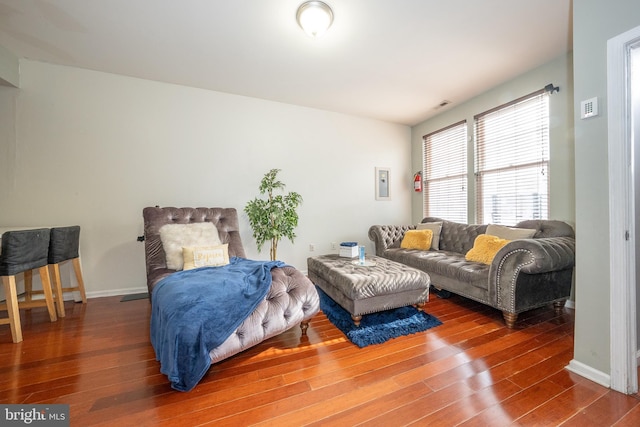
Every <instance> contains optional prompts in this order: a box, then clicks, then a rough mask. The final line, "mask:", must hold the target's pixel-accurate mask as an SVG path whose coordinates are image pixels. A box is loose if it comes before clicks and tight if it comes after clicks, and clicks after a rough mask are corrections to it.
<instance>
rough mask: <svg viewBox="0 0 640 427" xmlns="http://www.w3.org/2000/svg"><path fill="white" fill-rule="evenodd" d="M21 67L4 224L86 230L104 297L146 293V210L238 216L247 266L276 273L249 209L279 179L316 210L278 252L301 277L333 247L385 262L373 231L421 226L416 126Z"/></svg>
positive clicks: (5, 142)
mask: <svg viewBox="0 0 640 427" xmlns="http://www.w3.org/2000/svg"><path fill="white" fill-rule="evenodd" d="M20 66H21V76H20V79H21V89H11V88H4V87H0V129H2V130H1V131H0V144H2V145H1V146H0V154H2V158H1V159H0V171H1V172H0V196H1V198H0V200H1V201H2V202H1V205H2V209H1V210H0V224H1V225H41V224H42V225H68V224H79V225H80V226H81V227H82V233H81V257H82V264H83V269H84V275H85V282H86V286H87V290H88V292H89V295H90V296H92V295H93V296H99V295H109V294H122V293H129V292H139V291H141V290H143V287H144V286H145V272H144V271H145V270H144V248H143V244H141V243H138V242H136V237H137V236H138V235H140V234H142V231H143V229H142V209H143V208H144V207H145V206H153V205H160V206H192V207H194V206H222V207H235V208H236V209H238V211H239V213H240V223H241V229H242V237H243V241H244V244H245V249H246V251H247V256H249V257H250V258H255V259H268V256H269V255H268V247H265V248H263V251H262V253H257V250H256V248H255V243H254V240H253V238H252V236H251V229H250V227H249V225H248V221H247V218H246V216H245V215H244V213H243V212H242V209H243V207H244V206H245V204H246V202H247V201H248V200H250V199H252V198H253V197H255V196H257V195H258V185H259V182H260V180H261V178H262V176H263V175H264V173H266V172H267V171H268V170H269V169H271V168H280V169H282V172H281V174H280V178H281V179H282V181H283V182H284V183H285V184H287V190H290V191H296V192H298V193H300V194H301V195H302V196H303V198H304V203H303V205H302V207H301V208H300V209H299V214H300V223H299V227H298V229H297V235H298V238H297V239H296V242H295V244H291V243H290V242H289V241H283V242H281V243H280V246H279V250H278V258H279V259H281V260H283V261H285V262H287V263H289V264H292V265H294V266H296V267H298V268H299V269H301V270H306V259H307V257H308V256H312V255H317V254H321V253H325V252H330V251H331V250H330V243H331V242H332V241H337V242H340V241H343V240H357V241H359V242H364V243H366V244H367V247H368V250H369V251H370V252H371V251H372V249H373V246H372V243H371V242H370V241H369V240H368V238H367V231H368V229H369V226H370V225H372V224H374V223H376V224H380V223H382V224H385V223H388V224H395V223H406V222H408V221H410V218H411V215H410V204H411V199H410V197H411V196H410V191H411V142H410V140H411V137H410V129H409V128H408V127H406V126H401V125H396V124H390V123H385V122H380V121H375V120H369V119H364V118H358V117H353V116H347V115H343V114H337V113H332V112H327V111H321V110H314V109H310V108H303V107H298V106H293V105H287V104H281V103H275V102H270V101H264V100H259V99H254V98H247V97H242V96H236V95H230V94H224V93H219V92H213V91H207V90H201V89H194V88H189V87H183V86H177V85H171V84H164V83H158V82H153V81H146V80H140V79H135V78H129V77H124V76H118V75H112V74H106V73H100V72H94V71H88V70H83V69H77V68H69V67H62V66H57V65H51V64H45V63H40V62H34V61H28V60H21V64H20ZM376 166H387V167H390V168H391V179H390V183H391V195H392V200H391V201H376V200H375V197H374V186H375V181H374V168H375V167H376ZM310 243H314V244H315V246H316V251H315V252H313V253H312V252H309V244H310ZM144 289H146V288H144Z"/></svg>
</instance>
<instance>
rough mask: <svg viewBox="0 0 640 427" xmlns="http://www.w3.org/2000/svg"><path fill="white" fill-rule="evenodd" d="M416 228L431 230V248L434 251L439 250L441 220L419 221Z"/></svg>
mask: <svg viewBox="0 0 640 427" xmlns="http://www.w3.org/2000/svg"><path fill="white" fill-rule="evenodd" d="M416 230H431V231H433V237H432V238H431V249H433V250H434V251H438V250H440V231H442V221H438V222H423V223H420V224H418V225H416Z"/></svg>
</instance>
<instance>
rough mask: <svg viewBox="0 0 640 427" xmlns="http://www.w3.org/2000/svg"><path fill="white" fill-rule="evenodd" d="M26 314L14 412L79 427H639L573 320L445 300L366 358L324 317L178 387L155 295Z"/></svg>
mask: <svg viewBox="0 0 640 427" xmlns="http://www.w3.org/2000/svg"><path fill="white" fill-rule="evenodd" d="M66 310H67V317H66V318H64V319H59V320H58V322H55V323H50V322H49V319H48V315H47V314H46V310H44V309H33V310H31V312H24V311H22V313H21V315H22V320H23V332H24V341H23V342H22V343H20V344H12V343H11V334H10V332H9V328H8V327H6V326H5V327H0V360H1V361H2V363H1V365H0V372H1V373H2V374H1V375H0V403H65V404H69V405H70V412H71V425H72V426H90V425H105V426H106V425H109V426H114V425H118V426H147V425H149V426H163V425H171V426H174V425H180V426H183V425H184V426H196V425H215V426H247V425H265V426H267V425H269V426H273V425H277V426H301V425H313V426H326V425H330V426H334V425H335V426H355V425H364V424H366V425H368V426H400V425H402V426H404V425H429V426H440V425H442V426H453V425H464V426H487V425H491V426H500V425H520V426H555V425H563V426H581V427H586V426H608V425H616V426H637V425H640V396H638V395H634V396H625V395H623V394H620V393H616V392H613V391H610V390H609V389H607V388H605V387H602V386H600V385H597V384H595V383H593V382H591V381H588V380H586V379H584V378H582V377H580V376H578V375H575V374H573V373H571V372H569V371H567V370H565V369H564V367H565V366H566V365H567V364H568V363H569V361H570V360H571V358H572V348H573V311H572V310H569V309H565V310H564V313H563V314H562V315H561V316H556V315H555V314H554V312H553V309H551V308H549V309H539V310H534V311H532V312H529V313H525V314H523V315H521V319H520V320H519V321H518V323H517V329H515V330H509V329H506V327H505V326H504V322H503V321H502V318H501V317H502V316H501V314H500V313H499V312H498V311H496V310H493V309H490V308H488V307H485V306H483V305H480V304H476V303H474V302H472V301H469V300H465V299H463V298H460V297H457V296H453V297H452V298H450V299H447V300H442V299H439V298H437V297H435V296H432V298H431V301H430V302H429V303H428V304H427V311H428V312H429V313H431V314H433V315H435V316H436V317H438V318H439V319H440V320H442V322H443V323H444V324H443V325H441V326H439V327H436V328H434V329H431V330H429V331H426V332H423V333H418V334H414V335H410V336H406V337H401V338H397V339H394V340H391V341H389V342H387V343H385V344H381V345H374V346H370V347H366V348H364V349H360V348H358V347H356V346H355V345H353V344H351V343H350V342H349V341H347V340H346V339H345V337H344V335H342V333H341V332H340V331H338V330H337V329H336V328H335V327H334V326H333V325H332V324H331V323H330V322H329V321H328V320H327V319H326V317H325V316H324V315H323V314H322V313H319V314H318V315H317V316H316V317H315V318H314V319H313V320H312V322H311V326H310V328H309V335H308V338H307V339H303V340H302V341H301V340H300V330H299V328H298V327H295V328H293V329H291V330H289V331H288V332H286V333H284V334H282V335H280V336H278V337H275V338H272V339H270V340H268V341H266V342H264V343H262V344H261V345H259V346H257V347H254V348H252V349H250V350H247V351H245V352H244V353H241V354H239V355H237V356H235V357H233V358H231V359H228V360H226V361H223V362H221V363H218V364H216V365H214V366H212V367H211V369H210V370H209V372H208V374H207V375H206V376H205V378H204V379H203V380H202V381H201V382H200V384H199V385H198V386H197V387H196V388H195V389H194V390H192V391H191V392H189V393H181V392H177V391H173V390H172V389H171V388H170V387H169V385H168V382H167V379H166V377H165V376H164V375H162V374H160V372H159V364H158V362H156V360H155V357H154V352H153V349H152V347H151V345H150V343H149V313H150V304H149V302H148V300H146V299H145V300H135V301H128V302H120V297H109V298H97V299H90V300H89V302H88V304H86V305H82V304H74V303H72V302H67V304H66Z"/></svg>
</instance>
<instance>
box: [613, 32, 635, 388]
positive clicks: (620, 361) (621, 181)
mask: <svg viewBox="0 0 640 427" xmlns="http://www.w3.org/2000/svg"><path fill="white" fill-rule="evenodd" d="M634 48H640V27H636V28H634V29H632V30H629V31H627V32H625V33H622V34H620V35H618V36H616V37H614V38H612V39H609V40H608V41H607V111H608V116H607V120H608V122H607V123H608V150H609V152H608V154H609V155H608V158H609V159H608V164H609V246H610V249H609V278H610V281H609V284H610V307H609V309H610V328H611V332H610V361H611V362H610V363H611V366H610V368H611V372H610V380H611V385H610V387H611V389H613V390H616V391H619V392H622V393H625V394H633V393H637V391H638V376H637V369H638V360H637V351H638V346H637V341H638V340H637V328H636V312H637V307H636V262H635V243H634V242H635V239H636V230H635V228H636V227H635V214H636V212H635V194H634V193H635V192H634V189H635V184H634V173H633V155H634V150H633V145H632V141H631V137H632V123H633V122H632V116H631V114H632V109H631V82H630V68H631V62H630V58H631V51H632V50H633V49H634ZM635 155H640V153H636V154H635Z"/></svg>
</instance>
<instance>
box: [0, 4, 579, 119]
mask: <svg viewBox="0 0 640 427" xmlns="http://www.w3.org/2000/svg"><path fill="white" fill-rule="evenodd" d="M302 2H303V0H0V45H2V46H4V47H5V48H7V49H8V50H10V51H12V52H13V53H15V54H16V55H18V56H19V57H23V58H29V59H33V60H39V61H45V62H51V63H55V64H61V65H69V66H74V67H80V68H87V69H91V70H98V71H105V72H109V73H116V74H122V75H126V76H133V77H140V78H144V79H150V80H157V81H162V82H169V83H176V84H181V85H186V86H194V87H199V88H206V89H211V90H216V91H221V92H227V93H233V94H238V95H246V96H251V97H255V98H262V99H268V100H273V101H279V102H284V103H290V104H296V105H301V106H308V107H313V108H319V109H325V110H330V111H336V112H342V113H347V114H354V115H358V116H364V117H370V118H374V119H380V120H385V121H389V122H394V123H401V124H406V125H414V124H417V123H419V122H421V121H423V120H425V119H427V118H429V117H431V116H433V115H435V114H437V113H438V111H437V110H436V109H435V107H436V106H437V105H438V104H439V103H440V102H441V101H443V100H445V99H446V100H449V101H452V102H453V104H452V106H454V105H456V104H460V103H462V102H464V101H465V100H467V99H470V98H472V97H474V96H475V95H478V94H480V93H482V92H484V91H486V90H487V89H489V88H491V87H493V86H496V85H497V84H499V83H501V82H503V81H505V80H508V79H510V78H513V77H515V76H517V75H519V74H521V73H523V72H525V71H527V70H529V69H532V68H534V67H536V66H539V65H542V64H544V63H546V62H548V61H550V60H551V59H553V58H556V57H558V56H559V55H562V54H565V53H566V52H569V51H571V50H572V39H571V34H572V27H571V21H572V10H571V0H533V1H532V0H482V1H479V0H325V2H326V3H328V4H329V5H330V6H331V7H332V9H333V11H334V16H335V18H334V23H333V26H332V27H331V28H330V29H329V31H328V33H327V34H326V35H325V36H324V37H322V38H321V39H311V38H310V37H308V36H307V35H306V34H305V33H304V32H303V31H302V30H301V29H300V28H299V27H298V26H297V24H296V22H295V15H296V10H297V7H298V5H299V4H301V3H302ZM445 108H451V106H449V107H445Z"/></svg>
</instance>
